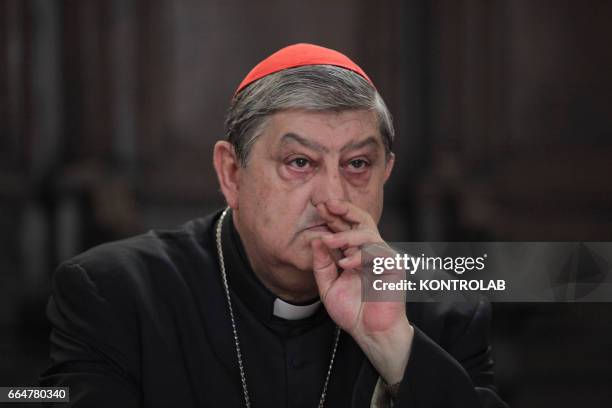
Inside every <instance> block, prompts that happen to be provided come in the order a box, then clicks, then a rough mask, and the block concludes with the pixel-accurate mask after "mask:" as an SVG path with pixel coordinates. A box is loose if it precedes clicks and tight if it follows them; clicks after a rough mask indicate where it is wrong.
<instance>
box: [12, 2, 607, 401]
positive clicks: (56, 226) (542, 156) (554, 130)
mask: <svg viewBox="0 0 612 408" xmlns="http://www.w3.org/2000/svg"><path fill="white" fill-rule="evenodd" d="M611 17H612V3H611V2H608V1H603V0H602V1H597V0H590V1H583V2H577V1H570V0H540V1H531V0H435V1H427V0H414V1H401V0H389V1H385V2H376V1H354V0H333V1H325V0H315V1H309V2H305V1H298V0H289V1H287V0H284V1H281V0H267V1H261V2H259V1H258V2H247V1H240V2H239V1H220V0H219V1H213V0H206V1H201V0H181V1H171V0H149V1H145V0H65V1H55V0H0V58H1V59H0V133H1V137H0V228H2V230H3V231H4V232H5V233H4V234H2V235H1V236H0V246H1V248H2V249H1V250H0V251H1V252H0V268H1V273H0V298H2V302H3V303H2V307H0V323H1V325H2V327H4V328H10V330H8V329H7V330H4V331H2V330H0V331H2V332H3V333H5V334H4V335H5V336H8V340H6V339H5V341H4V343H2V342H0V344H4V345H5V346H0V353H2V355H1V356H0V358H4V360H3V361H5V362H6V363H5V364H4V371H2V370H0V380H2V378H3V377H2V376H3V375H4V376H7V375H9V374H8V373H10V375H11V376H15V375H17V376H18V377H19V378H21V379H23V381H24V383H28V382H29V380H28V379H29V378H31V376H32V371H33V370H36V368H37V367H39V366H40V365H41V364H44V354H45V353H46V349H45V348H44V347H45V345H44V341H45V336H46V332H45V330H47V327H46V326H45V323H44V319H43V317H42V313H41V310H42V307H44V301H45V299H46V296H47V294H48V290H49V288H48V283H49V280H48V278H49V274H50V272H51V271H52V270H53V268H54V266H55V265H57V263H58V262H59V261H60V260H62V259H65V258H67V257H69V256H71V255H73V254H75V253H76V252H79V251H81V250H83V249H85V248H87V247H89V246H92V245H95V244H97V243H99V242H103V241H105V240H109V239H115V238H119V237H123V236H127V235H130V234H134V233H137V232H140V231H143V230H145V229H148V228H152V227H165V226H170V225H174V224H177V223H180V222H182V221H185V220H187V219H189V218H191V217H196V216H199V215H202V214H205V213H207V212H208V211H210V210H211V209H213V208H217V207H219V206H220V205H222V199H221V195H220V194H219V192H218V189H217V186H216V179H215V176H214V173H213V171H212V163H211V149H212V146H213V144H214V142H215V141H216V140H218V139H219V138H221V137H223V118H224V114H225V111H226V109H227V105H228V102H229V99H230V97H231V94H232V92H233V90H234V88H235V87H236V85H237V84H238V83H239V82H240V80H241V79H242V77H243V76H244V75H245V74H246V73H247V72H248V70H249V69H250V68H251V67H252V66H253V65H254V64H255V63H257V62H258V61H259V60H260V59H261V58H263V57H265V56H266V55H268V54H269V53H271V52H273V51H274V50H276V49H278V48H280V47H282V46H284V45H287V44H290V43H294V42H302V41H304V42H315V43H320V44H322V45H326V46H329V47H332V48H336V49H338V50H341V51H343V52H345V53H347V54H348V55H350V56H351V57H353V59H355V60H356V61H357V62H358V63H359V64H360V65H361V66H362V67H363V68H364V69H365V70H366V72H368V73H369V75H370V76H371V77H372V78H373V79H374V82H375V83H376V84H377V87H378V89H379V90H380V92H381V94H382V95H383V97H384V98H385V100H386V101H387V103H388V105H389V106H390V108H391V110H392V112H393V113H394V115H395V118H396V127H397V134H398V135H397V142H396V154H397V156H398V161H397V165H396V170H395V175H394V176H393V177H392V179H391V181H390V183H389V185H388V187H387V190H386V197H385V199H386V206H385V215H384V217H383V222H382V229H383V231H384V235H385V236H386V237H387V238H388V239H389V240H398V241H399V240H401V241H408V240H463V241H466V240H478V239H486V240H611V241H612V183H611V182H610V177H609V175H610V173H612V165H611V163H610V162H611V160H610V159H611V158H612V114H611V112H612V75H610V72H612V51H611V50H612V48H611V47H610V45H609V43H610V39H611V38H612V26H611V25H610V24H609V21H611V19H610V18H611ZM9 293H10V295H9ZM597 307H600V308H599V309H597ZM603 307H607V305H603V306H600V305H598V306H591V308H592V309H589V307H583V308H581V307H578V306H576V307H575V308H571V309H570V308H566V309H559V310H560V311H559V310H556V309H555V310H556V311H555V310H552V311H551V309H547V308H546V307H543V308H534V307H527V308H525V309H523V308H518V307H509V308H505V307H504V306H503V305H501V306H497V309H498V312H499V316H501V320H498V321H501V323H496V324H497V326H496V332H495V333H496V335H497V338H498V339H499V342H500V353H499V354H500V355H499V357H500V360H501V361H500V362H501V363H503V365H502V373H501V378H500V380H501V382H502V391H504V390H505V392H506V394H507V396H508V398H511V399H512V400H513V401H516V402H517V403H520V406H534V407H535V406H542V404H557V405H558V406H563V403H564V402H566V403H568V404H569V403H570V401H571V402H572V403H574V402H575V401H576V400H572V399H571V398H572V395H575V394H576V393H578V394H579V395H585V394H587V395H590V396H591V399H590V400H589V401H591V402H592V403H593V404H599V403H601V402H602V401H609V400H606V399H605V398H606V397H607V394H605V391H606V389H607V388H606V387H604V386H602V385H601V384H602V382H603V381H604V380H605V379H607V377H606V375H609V370H608V371H606V370H605V369H603V368H602V366H601V365H599V364H600V362H601V361H606V359H605V358H599V359H597V358H594V359H588V358H586V357H582V359H580V358H578V359H577V360H575V361H573V362H572V363H571V364H569V365H568V366H567V367H566V371H565V372H564V373H566V374H567V373H569V374H568V375H569V380H567V381H566V382H562V381H561V380H558V379H557V378H556V377H555V378H554V380H550V381H549V382H548V383H547V385H546V384H544V383H541V384H542V387H540V388H538V387H532V388H528V391H525V390H524V389H523V388H522V386H523V384H521V382H520V381H518V380H516V379H515V378H511V377H513V376H519V377H520V376H524V375H526V374H525V373H526V372H531V373H532V375H533V376H532V377H525V378H528V379H529V382H530V383H534V382H535V383H538V381H542V377H544V376H545V373H546V372H547V370H549V369H550V370H553V369H557V370H560V367H563V365H562V364H560V363H559V361H557V360H558V358H557V356H558V353H564V354H568V353H570V351H569V350H570V349H568V347H569V346H568V344H569V343H570V342H573V343H575V344H578V345H584V344H585V343H584V341H585V340H584V337H580V336H579V335H578V336H577V337H572V338H569V337H563V335H564V332H567V331H568V330H570V329H571V331H572V332H573V333H581V331H584V330H588V329H587V328H589V327H590V328H592V329H593V330H598V331H599V332H600V333H604V334H605V335H604V336H603V340H601V341H599V342H596V341H594V342H593V343H589V344H590V345H587V346H586V347H587V348H591V349H594V350H598V351H599V350H601V352H600V353H599V354H597V355H598V356H601V357H606V356H607V357H608V359H609V357H612V356H610V355H609V354H606V352H605V351H604V350H605V349H606V347H605V345H606V344H608V343H609V342H610V337H611V333H612V327H610V324H608V323H607V322H602V321H601V319H602V318H601V316H602V314H605V308H604V309H602V308H603ZM557 312H559V313H557ZM553 315H554V316H561V317H556V319H557V320H555V318H553V317H551V316H553ZM538 319H539V320H538ZM558 319H562V320H560V321H559V320H558ZM26 321H27V322H29V323H27V324H26V323H25V322H26ZM565 321H567V322H569V323H567V325H564V324H562V322H565ZM519 323H521V324H522V325H521V324H519ZM580 324H582V325H583V327H581V326H580ZM33 327H34V329H33ZM36 328H38V329H36ZM32 330H34V332H33V333H31V331H32ZM37 330H38V331H37ZM554 336H556V338H557V339H559V338H562V339H565V343H563V342H562V341H561V342H559V341H558V342H556V343H555V345H554V347H553V350H552V351H551V350H547V346H549V344H550V343H549V342H547V341H546V340H547V339H550V338H552V337H554ZM559 336H561V337H559ZM606 336H607V337H606ZM534 337H537V339H539V340H538V341H533V339H534ZM24 339H30V340H28V341H30V342H31V343H32V344H30V343H28V341H26V340H24ZM41 339H42V340H41ZM17 343H22V348H21V349H20V350H21V352H15V351H14V350H13V349H10V348H8V347H9V346H6V345H7V344H17ZM531 344H535V346H534V347H535V348H534V349H533V351H532V352H531V354H529V353H527V354H525V353H524V350H525V347H530V345H531ZM2 347H4V348H2ZM610 349H612V348H610ZM32 350H37V351H36V352H32ZM20 353H21V354H20ZM521 353H522V354H521ZM26 355H27V356H30V357H29V358H30V360H28V361H30V365H27V364H26V365H25V368H24V369H21V370H20V367H21V366H22V365H23V364H21V362H22V361H23V359H24V358H26V357H24V356H26ZM539 355H543V356H545V357H542V358H541V359H540V360H539V361H541V363H540V365H539V366H538V365H537V364H536V365H534V364H532V365H529V363H528V362H525V361H522V362H520V363H517V359H523V360H531V361H532V362H533V361H535V360H538V356H539ZM10 356H13V357H10ZM517 356H518V357H517ZM521 356H522V357H521ZM534 356H535V357H534ZM546 356H548V357H546ZM581 362H582V363H581ZM581 364H582V365H581ZM28 367H29V371H28ZM32 367H34V368H32ZM11 370H12V371H11ZM538 370H539V371H538ZM580 370H583V371H587V372H588V373H590V376H589V375H586V376H582V377H578V376H577V375H576V374H575V372H576V371H580ZM16 373H17V374H16ZM19 373H21V374H19ZM504 373H505V375H504ZM566 377H567V375H566ZM9 378H13V377H9ZM9 382H10V381H9ZM9 382H7V381H3V380H2V381H0V383H5V384H8V383H9ZM30 382H31V381H30ZM572 384H573V388H572ZM546 387H548V388H546ZM608 388H609V387H608ZM564 390H565V391H564ZM572 390H575V391H576V392H573V391H572ZM556 394H559V395H557V396H556V397H554V395H556ZM547 398H548V399H547ZM610 399H611V400H612V398H610Z"/></svg>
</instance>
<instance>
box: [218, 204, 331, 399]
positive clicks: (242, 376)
mask: <svg viewBox="0 0 612 408" xmlns="http://www.w3.org/2000/svg"><path fill="white" fill-rule="evenodd" d="M228 211H229V207H227V208H226V209H225V210H224V211H223V213H222V214H221V217H220V218H219V221H218V222H217V227H216V241H217V252H218V254H219V266H220V267H221V277H222V279H223V288H224V289H225V296H226V298H227V307H228V309H229V315H230V319H231V320H232V331H233V333H234V345H235V347H236V357H237V358H238V368H239V369H240V382H241V383H242V393H243V394H244V403H245V405H246V407H247V408H251V400H250V398H249V390H248V388H247V381H246V370H245V368H244V364H243V362H242V353H241V352H240V341H239V340H238V328H237V325H236V319H235V318H234V309H233V308H232V299H231V298H230V293H229V285H228V284H227V274H226V272H225V260H224V258H223V249H222V247H221V227H222V225H223V219H225V216H226V215H227V213H228ZM339 340H340V327H338V326H336V334H335V341H334V348H333V350H332V355H331V359H330V362H329V367H328V368H327V375H326V377H325V383H324V384H323V391H322V393H321V399H320V400H319V405H318V408H323V404H324V403H325V396H326V394H327V384H328V383H329V377H331V372H332V367H333V366H334V358H335V357H336V350H337V349H338V342H339Z"/></svg>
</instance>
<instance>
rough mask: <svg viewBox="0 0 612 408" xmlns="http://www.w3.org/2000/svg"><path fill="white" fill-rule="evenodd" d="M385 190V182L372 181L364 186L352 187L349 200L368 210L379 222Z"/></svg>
mask: <svg viewBox="0 0 612 408" xmlns="http://www.w3.org/2000/svg"><path fill="white" fill-rule="evenodd" d="M383 198H384V190H383V183H382V182H377V183H370V184H368V185H367V186H364V188H358V189H351V190H350V191H349V201H350V202H351V203H353V204H355V205H356V206H358V207H359V208H361V209H363V210H365V211H367V212H368V213H369V214H370V215H371V216H372V218H373V219H374V221H376V222H378V220H379V219H380V216H381V214H382V208H383Z"/></svg>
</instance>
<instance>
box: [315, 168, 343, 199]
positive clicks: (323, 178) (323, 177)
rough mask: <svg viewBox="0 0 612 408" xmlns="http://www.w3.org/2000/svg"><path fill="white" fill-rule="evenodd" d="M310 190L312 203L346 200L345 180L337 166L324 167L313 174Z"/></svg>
mask: <svg viewBox="0 0 612 408" xmlns="http://www.w3.org/2000/svg"><path fill="white" fill-rule="evenodd" d="M313 181H314V185H313V190H312V204H313V205H315V206H316V205H318V204H320V203H324V202H326V201H328V200H332V199H337V200H348V190H347V185H346V180H345V179H344V177H342V173H341V172H340V169H339V168H338V167H337V166H334V167H333V168H329V167H328V168H326V169H325V171H322V172H319V173H318V174H316V175H315V180H313Z"/></svg>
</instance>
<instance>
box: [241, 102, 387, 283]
mask: <svg viewBox="0 0 612 408" xmlns="http://www.w3.org/2000/svg"><path fill="white" fill-rule="evenodd" d="M391 168H392V160H387V159H386V157H385V149H384V145H383V141H382V137H381V135H380V132H379V131H378V125H377V121H376V116H375V114H374V113H373V112H369V111H364V110H359V111H344V112H340V113H335V112H311V111H305V110H291V111H283V112H279V113H276V114H274V115H271V116H270V117H269V118H268V122H267V124H266V126H265V130H264V132H263V133H262V134H261V136H260V137H259V138H258V139H257V141H256V142H255V143H254V144H253V146H252V149H251V152H250V155H249V160H248V164H247V166H246V167H244V168H240V169H239V181H238V208H237V210H236V211H235V214H236V215H235V217H236V221H237V223H238V227H239V231H240V234H241V237H242V239H243V240H244V241H246V242H245V244H247V245H246V246H247V247H251V252H255V251H256V254H249V255H250V256H251V257H253V256H254V257H255V258H257V260H258V261H259V262H260V263H262V264H263V265H291V266H293V267H295V268H297V269H299V270H301V271H304V272H305V273H310V272H311V270H312V259H311V258H312V255H311V249H310V241H311V240H312V239H314V238H317V237H320V236H321V235H323V234H325V233H329V232H330V231H329V229H328V228H327V227H326V226H325V225H324V222H323V220H322V219H321V218H320V217H319V215H318V212H317V209H316V207H315V206H316V205H317V204H319V203H324V202H326V201H328V200H330V199H340V200H347V201H350V202H351V203H353V204H355V205H357V206H358V207H360V208H362V209H364V210H366V211H367V212H368V213H369V214H370V215H371V216H372V218H373V219H374V220H375V221H376V222H378V220H379V219H380V215H381V212H382V207H383V185H384V183H385V181H386V179H387V177H388V176H389V174H390V171H391ZM249 244H250V245H249Z"/></svg>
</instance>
